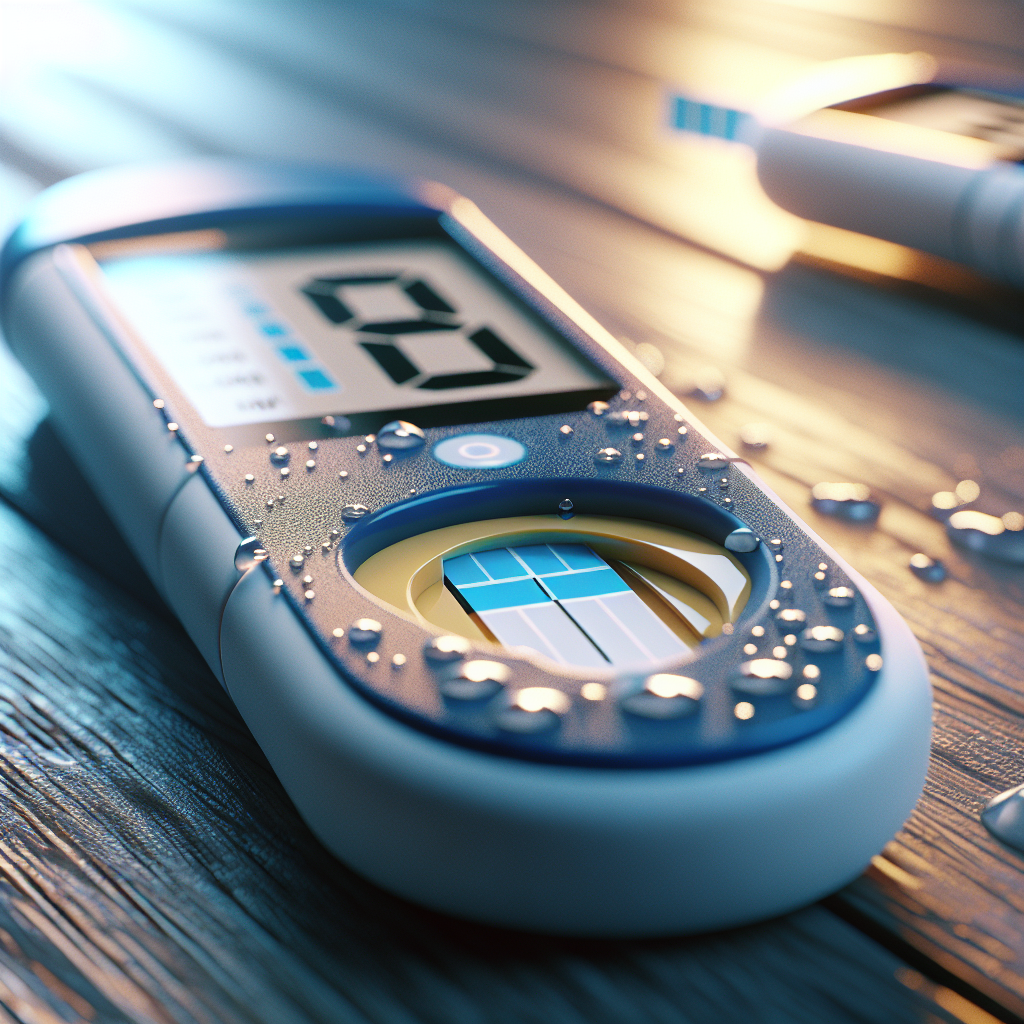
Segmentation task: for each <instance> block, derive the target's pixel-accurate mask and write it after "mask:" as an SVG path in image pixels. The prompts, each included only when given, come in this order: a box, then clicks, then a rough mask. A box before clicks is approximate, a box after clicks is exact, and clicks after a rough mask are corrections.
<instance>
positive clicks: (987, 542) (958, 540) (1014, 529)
mask: <svg viewBox="0 0 1024 1024" xmlns="http://www.w3.org/2000/svg"><path fill="white" fill-rule="evenodd" d="M1018 517H1020V518H1018ZM946 533H947V534H948V535H949V539H950V540H951V541H953V543H954V544H958V545H959V546H960V547H964V548H968V549H969V550H970V551H977V552H978V553H979V554H982V555H987V556H989V557H990V558H997V559H999V560H1000V561H1003V562H1013V563H1015V564H1018V565H1019V564H1021V563H1024V517H1021V516H1020V513H1019V512H1008V513H1007V514H1006V515H1005V516H1004V517H1002V518H1000V517H999V516H990V515H987V514H986V513H984V512H974V511H971V510H964V511H963V512H954V513H953V515H951V516H950V517H949V522H947V523H946Z"/></svg>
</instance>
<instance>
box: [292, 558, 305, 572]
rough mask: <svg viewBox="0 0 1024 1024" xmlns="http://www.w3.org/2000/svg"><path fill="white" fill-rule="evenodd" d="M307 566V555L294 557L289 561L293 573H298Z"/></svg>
mask: <svg viewBox="0 0 1024 1024" xmlns="http://www.w3.org/2000/svg"><path fill="white" fill-rule="evenodd" d="M305 564H306V556H305V555H292V557H291V558H289V559H288V565H289V566H291V568H292V571H293V572H298V571H299V569H301V568H302V567H303V566H304V565H305Z"/></svg>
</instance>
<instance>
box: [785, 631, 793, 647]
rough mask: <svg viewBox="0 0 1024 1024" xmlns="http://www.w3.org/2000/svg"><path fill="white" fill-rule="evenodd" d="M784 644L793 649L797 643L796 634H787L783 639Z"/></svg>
mask: <svg viewBox="0 0 1024 1024" xmlns="http://www.w3.org/2000/svg"><path fill="white" fill-rule="evenodd" d="M782 642H783V643H784V644H785V645H786V646H787V647H792V646H793V645H794V644H795V643H796V633H787V634H786V635H785V636H784V637H783V638H782Z"/></svg>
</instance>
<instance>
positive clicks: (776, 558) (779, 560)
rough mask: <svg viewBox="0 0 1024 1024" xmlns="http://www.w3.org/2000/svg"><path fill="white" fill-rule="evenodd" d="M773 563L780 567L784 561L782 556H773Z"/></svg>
mask: <svg viewBox="0 0 1024 1024" xmlns="http://www.w3.org/2000/svg"><path fill="white" fill-rule="evenodd" d="M775 561H776V563H777V564H778V565H782V563H783V562H784V561H785V559H784V558H783V557H782V555H776V556H775Z"/></svg>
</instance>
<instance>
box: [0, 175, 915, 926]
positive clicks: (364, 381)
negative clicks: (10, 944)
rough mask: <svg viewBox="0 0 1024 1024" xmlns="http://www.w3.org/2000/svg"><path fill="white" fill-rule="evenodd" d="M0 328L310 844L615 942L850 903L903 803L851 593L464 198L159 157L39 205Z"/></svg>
mask: <svg viewBox="0 0 1024 1024" xmlns="http://www.w3.org/2000/svg"><path fill="white" fill-rule="evenodd" d="M3 317H4V325H5V330H6V332H7V336H8V338H9V339H10V342H11V344H12V346H13V347H14V349H15V351H16V353H17V354H18V356H19V357H20V359H21V360H22V361H23V362H24V364H25V365H26V367H28V368H29V370H30V372H31V373H32V374H33V376H34V377H35V379H36V380H37V381H38V382H39V384H40V387H41V388H42V389H43V391H44V392H45V394H46V395H47V397H48V399H49V401H50V403H51V408H52V414H53V417H54V419H55V422H56V423H57V425H58V427H59V429H60V431H61V432H62V435H63V438H64V440H65V442H66V443H67V445H68V447H69V449H70V451H71V452H72V453H73V454H74V456H75V457H76V459H77V460H78V461H79V462H80V464H81V466H82V468H83V469H84V471H85V472H86V474H87V475H88V477H89V479H90V480H91V482H92V484H93V485H94V486H95V488H96V490H97V492H98V494H99V495H100V496H101V498H102V500H103V501H104V502H105V504H106V506H107V507H108V508H109V510H110V512H111V514H112V516H113V517H114V519H115V521H116V522H117V523H118V524H119V526H120V528H121V529H122V530H123V532H124V534H125V536H126V537H127V539H128V540H129V542H130V543H131V545H132V547H133V548H134V550H135V551H136V552H137V554H138V556H139V559H140V560H141V562H142V564H143V565H144V566H145V568H146V570H147V572H148V573H149V574H150V575H151V576H152V578H153V580H154V582H155V583H156V585H157V586H158V588H159V589H160V591H161V592H162V593H163V595H164V596H165V597H166V600H167V602H168V604H169V605H170V607H171V608H172V609H174V611H175V612H176V613H177V615H178V616H180V618H181V621H182V622H183V623H184V625H185V626H186V628H187V629H188V631H189V633H190V635H191V636H192V638H193V639H194V641H195V643H196V645H197V646H198V647H199V649H200V651H201V652H202V653H203V655H204V656H205V658H206V660H207V661H208V662H209V665H210V668H211V669H212V671H213V673H214V674H215V675H216V676H217V677H218V679H220V680H221V681H222V683H223V685H224V686H225V687H226V689H227V691H228V692H229V694H230V695H231V697H232V699H233V700H234V702H235V704H236V705H237V707H238V709H239V711H240V712H241V714H242V716H243V718H244V719H245V721H246V723H247V724H248V725H249V727H250V728H251V729H252V731H253V734H254V735H255V736H256V738H257V740H258V741H259V743H260V745H261V746H262V748H263V750H264V751H265V752H266V754H267V757H268V758H269V760H270V762H271V764H272V765H273V767H274V769H275V771H276V772H277V774H278V776H279V777H280V779H281V781H282V783H283V785H284V786H285V788H286V790H287V791H288V793H289V795H290V796H291V798H292V799H293V800H294V802H295V804H296V806H297V807H298V808H299V810H300V812H301V813H302V815H303V816H304V818H305V820H306V821H307V822H308V823H309V825H310V827H311V828H312V829H313V831H314V832H315V833H316V835H317V836H318V837H319V838H320V839H321V840H322V841H323V842H324V843H325V844H326V845H327V846H328V847H329V848H330V849H331V850H332V851H333V852H334V853H336V854H337V855H338V857H340V858H341V859H342V860H343V861H344V862H345V863H347V864H348V865H350V866H351V867H352V868H354V869H355V870H356V871H358V872H360V873H362V874H363V875H365V876H366V877H367V878H370V879H372V880H373V881H375V882H377V883H379V884H380V885H382V886H384V887H386V888H388V889H390V890H392V891H393V892H396V893H399V894H401V895H403V896H406V897H408V898H410V899H412V900H415V901H417V902H419V903H421V904H425V905H427V906H429V907H433V908H435V909H438V910H442V911H445V912H449V913H452V914H457V915H460V916H463V917H467V918H471V919H475V920H478V921H484V922H489V923H493V924H500V925H506V926H513V927H518V928H527V929H537V930H541V931H547V932H559V933H575V934H587V935H605V936H611V935H653V934H664V933H673V932H681V931H695V930H701V929H710V928H721V927H725V926H728V925H734V924H738V923H741V922H745V921H751V920H754V919H757V918H762V917H766V916H769V915H772V914H777V913H780V912H783V911H785V910H788V909H790V908H793V907H796V906H799V905H801V904H803V903H806V902H808V901H810V900H813V899H815V898H817V897H820V896H822V895H824V894H825V893H828V892H829V891H831V890H834V889H835V888H836V887H838V886H840V885H842V884H843V883H845V882H846V881H848V880H849V879H851V878H852V877H854V876H855V875H856V874H857V873H858V872H859V871H860V870H861V869H862V868H863V867H864V866H865V864H866V863H867V862H868V861H869V859H870V858H871V856H872V855H873V854H875V853H877V852H878V850H879V849H880V848H881V847H882V846H883V845H884V843H885V842H886V841H887V840H888V839H889V838H890V837H891V836H892V835H893V833H894V832H895V831H896V829H898V828H899V827H900V825H901V823H902V822H903V821H904V819H905V818H906V817H907V815H908V814H909V813H910V811H911V809H912V808H913V806H914V803H915V801H916V799H917V797H918V795H919V793H920V790H921V786H922V784H923V779H924V772H925V766H926V760H927V755H928V745H929V731H930V717H931V716H930V691H929V686H928V681H927V675H926V672H925V668H924V664H923V661H922V657H921V653H920V650H919V648H918V646H917V644H916V642H915V641H914V639H913V637H912V635H911V633H910V631H909V630H908V628H907V626H906V625H905V624H904V623H903V622H902V620H901V619H900V618H899V617H898V615H897V614H896V613H895V612H894V610H893V609H892V608H891V607H890V606H889V605H888V604H887V603H886V602H885V601H884V600H883V599H882V598H881V597H880V595H879V594H878V593H877V592H876V591H875V590H874V588H872V587H871V586H870V585H869V584H868V583H867V582H866V581H864V580H863V579H861V578H860V577H859V576H858V575H857V573H856V572H854V571H853V570H852V569H851V568H850V567H849V566H847V565H845V564H844V563H843V562H842V560H841V559H839V558H838V557H837V556H836V554H835V552H833V551H831V550H830V549H829V548H828V547H827V546H825V545H824V544H823V543H822V542H821V541H820V540H818V539H817V538H816V537H815V536H814V535H813V534H812V533H811V532H810V531H809V529H808V528H807V527H806V526H805V525H803V524H802V523H800V522H799V520H798V519H797V518H796V517H795V516H794V514H793V513H792V512H790V511H789V510H787V509H786V508H785V507H784V506H783V505H782V504H781V503H780V502H779V500H778V499H777V498H776V497H775V496H774V495H773V494H772V493H771V492H770V491H769V490H768V489H767V488H766V487H765V485H764V484H763V483H762V482H761V481H760V480H758V478H757V477H756V476H755V475H754V473H753V472H752V471H751V469H750V467H749V466H747V465H746V464H745V463H743V462H742V460H738V459H736V458H735V457H734V456H733V455H732V454H731V453H730V452H729V451H728V449H726V448H725V447H724V446H723V445H722V444H721V443H720V442H719V441H717V440H715V438H713V437H712V436H711V435H710V434H709V433H708V432H707V430H705V429H704V428H703V427H702V426H701V425H700V424H699V423H698V422H697V421H696V420H695V418H694V417H693V416H692V415H691V414H690V413H689V412H688V411H687V410H686V409H685V408H684V407H683V406H682V405H681V404H680V403H679V401H678V400H677V399H675V398H674V397H673V396H672V395H671V394H670V393H669V392H668V391H667V390H666V389H665V388H664V387H662V386H661V385H660V384H659V383H658V382H657V380H655V379H654V378H653V377H651V376H650V375H649V374H647V373H646V371H645V370H644V369H643V368H642V367H641V366H640V365H639V364H638V363H637V362H636V361H635V360H634V359H633V358H632V357H631V356H630V354H629V353H628V352H626V351H625V350H624V349H623V348H622V346H620V345H619V344H618V343H617V342H616V341H615V340H614V339H613V338H612V337H611V336H610V335H609V334H608V333H607V332H606V331H604V330H603V329H602V328H601V327H600V326H599V325H598V324H597V323H596V322H595V321H594V320H593V319H592V318H591V317H589V316H588V315H587V314H586V313H585V312H584V311H583V310H582V309H581V308H580V307H579V306H578V305H577V304H576V303H574V302H573V301H572V300H571V299H570V298H569V297H568V296H567V295H566V294H565V293H564V292H563V291H562V290H561V289H560V288H559V287H558V286H557V285H556V284H555V283H554V282H553V281H552V280H551V279H550V278H549V277H547V276H546V275H545V274H544V273H543V272H542V271H541V270H540V269H539V268H538V267H537V266H536V265H535V264H534V263H532V262H531V261H530V260H529V259H528V258H527V257H526V256H525V255H524V254H523V253H522V252H521V251H520V250H519V249H517V248H516V247H515V246H514V245H513V244H512V243H511V242H510V241H509V240H508V239H507V238H506V237H505V236H504V235H502V234H501V233H500V232H499V231H498V229H497V228H495V227H494V225H492V224H491V223H490V222H489V221H487V220H486V218H485V217H484V216H483V215H482V214H481V213H480V211H479V210H478V209H477V208H476V207H475V206H473V204H472V203H470V202H469V201H468V200H466V199H464V198H461V197H459V196H457V195H455V194H453V193H451V192H450V191H448V190H447V189H445V188H443V187H441V186H437V185H429V184H417V183H412V184H410V183H393V182H389V181H386V180H381V179H372V178H365V177H359V176H355V175H351V174H345V173H340V172H333V171H328V170H325V169H302V168H290V167H277V166H267V165H253V164H244V163H221V162H190V163H185V164H172V165H163V166H158V167H149V168H134V169H124V170H114V171H107V172H100V173H94V174H88V175H84V176H81V177H79V178H75V179H71V180H69V181H67V182H64V183H62V184H60V185H57V186H55V187H54V188H53V189H51V190H49V191H48V192H46V193H44V194H43V195H42V196H41V197H40V198H39V200H38V201H37V203H36V205H35V207H34V209H33V210H32V211H31V212H30V214H29V216H28V218H27V219H26V220H25V221H24V223H23V224H22V225H21V226H20V227H19V228H18V229H17V230H16V231H15V233H14V234H13V235H12V237H11V238H10V239H9V241H8V243H7V246H6V248H5V250H4V255H3Z"/></svg>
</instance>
